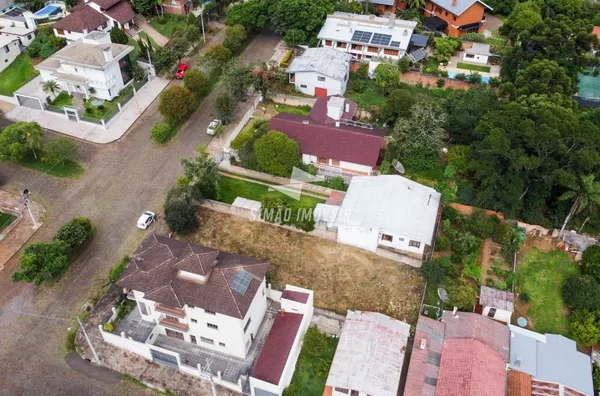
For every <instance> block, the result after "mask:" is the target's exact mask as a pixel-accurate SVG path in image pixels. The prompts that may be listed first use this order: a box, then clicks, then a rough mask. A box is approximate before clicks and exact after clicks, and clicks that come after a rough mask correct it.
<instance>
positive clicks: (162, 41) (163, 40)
mask: <svg viewBox="0 0 600 396" xmlns="http://www.w3.org/2000/svg"><path fill="white" fill-rule="evenodd" d="M134 20H135V24H136V25H137V26H138V27H139V28H140V29H142V31H143V32H144V33H146V34H147V35H148V36H150V38H151V39H152V40H154V42H155V43H156V44H158V45H160V46H161V47H164V46H165V45H167V43H168V42H169V39H168V38H167V37H165V36H163V35H162V34H160V33H159V32H158V31H156V29H154V28H153V27H152V26H151V25H150V24H149V23H148V22H146V19H144V18H143V17H142V16H140V15H138V14H135V18H134Z"/></svg>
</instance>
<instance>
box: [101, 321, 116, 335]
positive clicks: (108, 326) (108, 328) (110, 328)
mask: <svg viewBox="0 0 600 396" xmlns="http://www.w3.org/2000/svg"><path fill="white" fill-rule="evenodd" d="M102 328H103V329H104V331H108V332H109V333H112V332H113V330H114V329H115V326H114V325H113V324H112V323H104V324H103V325H102Z"/></svg>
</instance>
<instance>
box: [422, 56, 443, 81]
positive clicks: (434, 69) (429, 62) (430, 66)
mask: <svg viewBox="0 0 600 396" xmlns="http://www.w3.org/2000/svg"><path fill="white" fill-rule="evenodd" d="M439 68H440V64H439V62H438V61H437V59H435V58H434V57H432V56H430V57H429V58H427V59H425V64H424V65H423V73H425V74H433V75H435V76H437V75H438V74H439V72H440V70H439Z"/></svg>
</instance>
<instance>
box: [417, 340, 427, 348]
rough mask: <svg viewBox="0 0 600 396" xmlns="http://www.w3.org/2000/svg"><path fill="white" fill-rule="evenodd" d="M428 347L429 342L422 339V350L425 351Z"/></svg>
mask: <svg viewBox="0 0 600 396" xmlns="http://www.w3.org/2000/svg"><path fill="white" fill-rule="evenodd" d="M426 347H427V340H426V339H425V338H421V346H420V347H419V348H420V349H425V348H426Z"/></svg>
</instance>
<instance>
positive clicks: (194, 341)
mask: <svg viewBox="0 0 600 396" xmlns="http://www.w3.org/2000/svg"><path fill="white" fill-rule="evenodd" d="M190 341H191V343H192V344H197V343H198V340H196V336H194V335H191V334H190Z"/></svg>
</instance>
